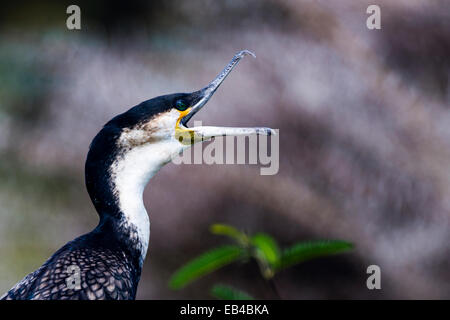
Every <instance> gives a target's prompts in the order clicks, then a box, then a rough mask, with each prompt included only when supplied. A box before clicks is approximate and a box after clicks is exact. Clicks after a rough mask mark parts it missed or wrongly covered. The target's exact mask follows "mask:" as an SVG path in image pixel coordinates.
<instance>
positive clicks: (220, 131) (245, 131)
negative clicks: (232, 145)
mask: <svg viewBox="0 0 450 320" xmlns="http://www.w3.org/2000/svg"><path fill="white" fill-rule="evenodd" d="M247 55H250V56H253V57H254V58H256V56H255V54H254V53H252V52H250V51H248V50H242V51H240V52H238V53H237V54H236V55H235V56H234V57H233V59H231V61H230V62H229V63H228V65H227V66H226V67H225V68H224V69H223V70H222V72H221V73H219V74H218V75H217V77H216V78H215V79H214V80H213V81H211V83H210V84H208V85H207V86H206V87H205V88H203V89H201V90H199V91H197V92H194V93H193V95H197V96H198V100H197V101H196V102H195V104H194V105H193V106H192V107H191V108H190V112H189V113H188V114H186V115H185V116H184V117H183V118H182V119H181V124H182V125H183V126H184V127H186V129H188V130H189V131H190V132H195V136H197V137H198V138H200V137H201V140H202V141H204V140H207V139H210V138H212V137H216V136H224V135H229V136H239V135H250V134H265V135H271V134H276V133H275V131H274V130H273V129H270V128H262V127H259V128H232V127H210V126H201V127H192V128H187V123H188V121H189V120H190V119H191V118H192V117H193V116H194V115H195V114H196V113H197V112H198V111H199V110H200V109H201V108H203V106H204V105H205V104H206V103H207V102H208V101H209V99H211V97H212V96H213V95H214V93H215V92H216V90H217V88H219V86H220V85H221V84H222V82H223V81H224V80H225V78H226V77H227V76H228V75H229V74H230V72H231V70H233V68H234V67H235V66H236V65H237V64H238V62H239V61H240V60H241V59H242V58H243V57H245V56H247ZM196 140H197V139H196Z"/></svg>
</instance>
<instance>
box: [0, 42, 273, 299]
mask: <svg viewBox="0 0 450 320" xmlns="http://www.w3.org/2000/svg"><path fill="white" fill-rule="evenodd" d="M245 55H252V56H254V54H253V53H251V52H250V51H247V50H243V51H241V52H239V53H237V54H236V55H235V56H234V57H233V59H232V60H231V61H230V63H229V64H228V65H227V66H226V67H225V68H224V69H223V71H222V72H221V73H220V74H219V75H218V76H217V77H216V78H215V79H214V80H213V81H212V82H211V83H210V84H209V85H208V86H206V87H205V88H203V89H201V90H199V91H195V92H192V93H175V94H169V95H164V96H159V97H156V98H153V99H150V100H147V101H144V102H142V103H140V104H138V105H137V106H135V107H133V108H131V109H130V110H128V111H126V112H125V113H122V114H120V115H118V116H116V117H114V118H113V119H112V120H110V121H109V122H108V123H106V124H105V125H104V127H103V128H102V129H101V130H100V132H99V133H98V134H97V135H96V136H95V138H94V139H93V140H92V143H91V145H90V148H89V152H88V155H87V159H86V165H85V181H86V187H87V190H88V193H89V196H90V198H91V200H92V202H93V204H94V206H95V209H96V210H97V212H98V214H99V216H100V221H99V224H98V225H97V227H96V228H95V229H94V230H92V231H91V232H89V233H87V234H85V235H82V236H80V237H78V238H76V239H75V240H73V241H71V242H69V243H67V244H66V245H64V246H63V247H62V248H61V249H59V250H58V251H56V253H55V254H53V256H51V257H50V258H49V259H48V260H47V261H46V262H45V263H44V264H43V265H42V266H41V267H40V268H39V269H37V270H36V271H34V272H32V273H30V274H29V275H27V276H26V277H25V278H24V279H23V280H22V281H20V282H19V283H17V284H16V285H15V286H14V287H13V288H12V289H10V290H9V291H8V292H7V293H6V294H4V295H3V296H2V299H6V300H9V299H18V300H24V299H27V300H28V299H43V300H47V299H89V300H95V299H135V297H136V290H137V286H138V282H139V278H140V275H141V270H142V265H143V262H144V258H145V256H146V253H147V247H148V241H149V236H150V221H149V218H148V215H147V212H146V210H145V207H144V204H143V200H142V195H143V191H144V188H145V186H146V184H147V182H148V180H149V179H150V178H151V177H152V176H153V175H154V174H155V173H156V172H157V171H158V170H159V169H160V168H161V167H162V166H163V165H165V164H166V163H168V162H170V161H171V159H172V158H173V157H174V156H176V155H178V154H179V153H181V152H182V151H183V150H185V149H187V148H189V147H190V146H191V145H192V144H194V143H196V142H201V141H205V140H208V139H210V138H212V137H215V136H222V135H248V134H252V133H257V134H267V135H270V134H271V133H274V132H273V130H272V129H269V128H226V127H206V126H205V127H202V126H200V127H192V128H189V127H188V126H187V122H188V121H189V119H191V118H192V116H193V115H194V114H196V113H197V112H198V111H199V110H200V109H201V108H202V107H203V106H204V105H205V104H206V103H207V102H208V100H209V99H210V98H211V97H212V95H213V94H214V92H215V91H216V90H217V88H218V87H219V86H220V84H221V83H222V81H223V80H224V79H225V78H226V76H227V75H228V74H229V73H230V71H231V70H232V69H233V68H234V66H235V65H236V64H237V63H238V62H239V61H240V60H241V59H242V58H243V57H244V56H245Z"/></svg>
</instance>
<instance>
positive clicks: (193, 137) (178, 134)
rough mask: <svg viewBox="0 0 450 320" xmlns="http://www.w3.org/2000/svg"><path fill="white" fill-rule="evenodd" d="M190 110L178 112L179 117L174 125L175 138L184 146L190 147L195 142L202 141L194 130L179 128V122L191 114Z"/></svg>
mask: <svg viewBox="0 0 450 320" xmlns="http://www.w3.org/2000/svg"><path fill="white" fill-rule="evenodd" d="M191 110H192V108H187V109H186V110H184V111H179V110H178V112H179V113H180V116H179V117H178V120H177V122H176V124H175V138H176V139H177V140H178V141H179V142H180V143H181V144H184V145H192V144H194V143H196V142H200V141H203V137H202V136H201V135H199V134H197V133H196V132H195V131H194V130H192V129H189V128H185V127H182V126H180V123H181V120H182V119H183V118H184V117H185V116H187V115H188V114H189V112H191Z"/></svg>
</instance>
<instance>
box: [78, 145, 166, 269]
mask: <svg viewBox="0 0 450 320" xmlns="http://www.w3.org/2000/svg"><path fill="white" fill-rule="evenodd" d="M96 139H97V138H96ZM96 139H94V141H93V144H91V148H90V150H89V153H88V157H87V160H86V168H85V178H86V187H87V190H88V193H89V195H90V197H91V200H92V202H93V204H94V206H95V208H96V210H97V212H98V213H99V216H100V223H99V226H98V227H97V229H98V230H103V229H104V228H103V227H102V226H103V225H108V228H107V229H105V230H113V233H114V235H108V236H114V237H115V238H116V239H118V240H119V242H120V243H121V244H122V245H123V246H124V248H126V249H128V250H129V251H130V253H131V255H133V256H134V257H135V258H137V259H138V260H139V264H140V266H142V264H143V261H144V259H145V256H146V253H147V248H148V243H149V238H150V220H149V217H148V214H147V211H146V209H145V206H144V203H143V192H144V189H145V186H146V185H147V183H148V181H149V180H150V179H151V177H153V175H154V174H155V173H156V172H157V171H158V170H159V169H160V168H161V167H162V166H163V165H164V164H165V163H167V162H168V160H167V159H165V158H164V157H163V156H162V155H161V154H162V153H161V150H160V149H159V147H158V144H157V143H156V144H146V145H143V146H138V147H134V148H131V149H129V148H120V147H117V144H116V143H113V142H112V141H108V140H104V139H103V140H100V141H96ZM111 225H112V227H111ZM102 228H103V229H102ZM109 232H110V231H109Z"/></svg>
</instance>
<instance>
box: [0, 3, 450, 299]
mask: <svg viewBox="0 0 450 320" xmlns="http://www.w3.org/2000/svg"><path fill="white" fill-rule="evenodd" d="M70 4H73V3H72V2H68V1H60V2H56V1H55V2H48V1H41V2H39V3H38V2H29V1H26V2H25V1H23V2H22V1H14V5H12V4H10V5H6V4H2V10H1V12H0V204H1V206H0V292H1V293H3V292H5V291H7V290H8V289H9V288H10V287H11V286H13V285H14V284H15V283H16V282H17V281H19V280H20V279H21V278H22V277H24V276H25V275H26V274H28V273H29V272H31V271H34V270H35V269H36V268H38V267H39V266H40V265H41V264H42V263H43V262H44V261H45V260H46V259H47V258H48V257H49V256H50V255H51V254H52V253H53V252H54V251H55V250H57V249H58V248H60V247H61V246H62V245H64V244H65V243H66V242H67V241H69V240H72V239H73V238H75V237H77V236H79V235H81V234H83V233H86V232H88V231H90V230H91V229H93V228H94V227H95V226H96V224H97V221H98V220H97V219H98V218H97V214H96V212H95V210H94V208H93V206H92V204H91V202H90V199H89V197H88V194H87V192H86V190H85V186H84V161H85V157H86V153H87V151H88V147H89V143H90V141H91V139H92V138H93V137H94V135H95V134H96V133H97V132H98V131H99V130H100V128H101V126H102V125H103V124H104V123H105V122H106V121H108V120H109V119H110V118H112V117H113V116H114V115H116V114H118V113H121V112H123V111H124V110H127V109H128V108H130V107H132V106H134V105H136V104H138V103H140V102H141V101H143V100H146V99H149V98H152V97H154V96H157V95H161V94H167V93H174V92H189V91H193V90H197V89H199V88H202V87H203V86H204V85H205V84H207V83H208V82H209V81H210V80H211V79H212V78H213V77H214V76H215V75H216V74H217V73H218V72H219V71H220V70H221V69H222V68H223V67H224V66H225V64H226V63H227V62H228V61H229V60H230V58H231V57H232V56H233V55H234V54H235V53H236V52H237V51H239V50H241V49H249V50H252V51H253V52H255V53H256V56H257V59H256V60H253V59H249V58H247V59H244V60H243V61H242V62H241V63H240V65H239V66H238V67H237V69H236V71H235V72H233V73H232V74H231V76H230V77H229V78H228V80H227V81H225V82H224V84H223V85H222V87H221V88H220V90H219V91H218V92H217V93H216V95H215V96H214V98H213V99H212V100H211V101H210V103H209V104H208V106H207V108H206V109H205V111H203V112H201V113H199V114H198V115H197V116H196V120H202V121H203V124H204V125H205V124H206V125H228V126H259V125H264V126H268V127H272V128H278V129H280V170H279V173H278V174H277V175H274V176H261V175H260V174H259V167H258V166H255V165H251V166H250V165H182V166H177V165H174V164H169V165H167V166H166V167H164V168H163V169H162V170H161V171H160V172H159V173H158V174H157V175H156V176H155V177H154V178H153V179H152V180H151V181H150V184H149V186H148V187H147V189H146V191H145V194H144V201H145V204H146V207H147V211H148V212H149V215H150V219H151V237H150V247H149V252H148V255H147V259H146V262H145V264H144V269H143V274H142V278H141V282H140V284H139V289H138V296H137V298H139V299H179V298H192V299H201V298H211V296H210V295H209V288H210V287H211V286H212V284H214V283H217V282H218V281H220V282H222V283H226V284H231V285H234V286H236V287H238V288H240V289H243V290H245V291H247V292H249V293H250V294H252V295H253V296H255V297H258V298H271V297H272V296H271V294H270V291H268V290H267V286H266V284H265V283H264V281H262V280H261V279H260V276H259V274H258V272H257V269H256V268H257V266H256V265H252V264H249V265H239V264H236V265H232V266H229V267H226V268H224V269H222V270H220V271H219V272H217V273H214V274H212V275H210V276H207V277H205V278H203V279H201V280H199V281H197V282H196V283H193V284H192V285H190V286H188V287H186V288H185V289H183V290H180V291H172V290H170V289H169V288H168V286H167V282H168V279H169V277H170V275H171V274H172V273H173V272H174V271H175V270H176V269H177V268H178V267H180V266H181V265H182V264H183V263H185V262H186V261H188V260H189V259H191V258H192V257H194V256H196V255H198V254H199V253H201V252H203V251H204V250H207V249H209V248H211V247H213V246H215V245H218V244H223V243H226V240H225V239H223V238H220V237H217V236H214V235H211V234H210V233H209V232H208V227H209V225H210V224H212V223H215V222H223V223H228V224H232V225H234V226H236V227H238V228H241V229H243V230H246V231H248V232H258V231H263V232H267V233H270V234H272V235H273V236H274V237H275V238H277V239H278V240H279V242H280V244H281V245H289V244H292V243H293V242H295V241H299V240H312V239H343V240H347V241H351V242H353V243H354V244H355V246H356V247H355V249H354V250H352V251H351V252H350V253H346V254H343V255H338V256H333V257H327V258H322V259H318V260H314V261H310V262H307V263H304V264H301V265H298V266H295V267H293V268H290V269H287V270H285V271H283V272H281V273H280V274H279V275H277V276H276V278H275V283H276V286H277V289H278V291H279V294H280V296H281V298H283V299H308V298H311V299H314V298H317V299H329V298H343V299H366V298H367V299H380V298H386V299H396V298H406V299H411V298H427V299H428V298H447V299H448V298H450V261H449V255H450V229H449V217H450V197H449V195H450V108H449V106H450V85H449V75H450V58H449V57H450V8H449V6H448V3H446V1H444V0H442V1H426V2H425V1H419V0H403V1H395V3H394V2H393V1H385V0H378V1H377V2H376V4H378V5H379V6H380V7H381V26H382V29H381V30H368V29H367V27H366V19H367V17H368V16H369V15H368V14H366V8H367V7H368V5H369V4H373V1H370V2H369V1H357V2H355V1H351V0H348V1H332V2H330V1H306V0H305V1H287V0H249V1H245V2H243V1H237V0H228V1H208V0H194V1H181V0H179V1H164V2H163V1H160V2H156V1H155V2H153V1H152V2H150V1H124V2H115V1H106V0H104V1H96V2H95V3H93V2H90V1H77V2H76V4H77V5H79V6H80V8H81V27H82V29H81V30H79V31H76V30H74V31H72V30H68V29H67V28H66V19H67V17H68V15H67V14H66V8H67V6H68V5H70ZM224 110H226V111H224ZM200 185H201V187H198V186H200ZM174 197H176V199H177V201H174V200H173V199H174ZM180 208H181V209H182V210H180ZM371 264H376V265H379V266H380V268H381V286H382V289H381V290H368V289H367V287H366V279H367V277H368V275H367V274H366V268H367V266H369V265H371Z"/></svg>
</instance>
